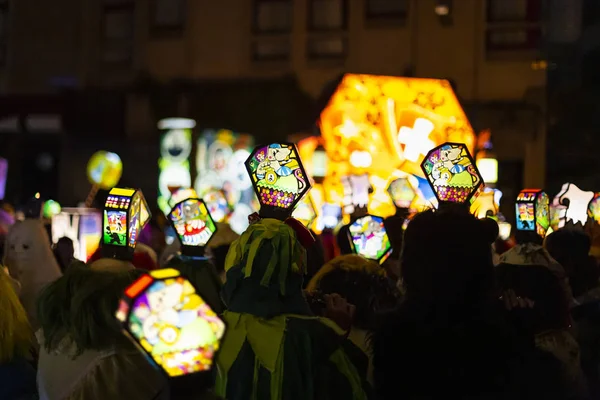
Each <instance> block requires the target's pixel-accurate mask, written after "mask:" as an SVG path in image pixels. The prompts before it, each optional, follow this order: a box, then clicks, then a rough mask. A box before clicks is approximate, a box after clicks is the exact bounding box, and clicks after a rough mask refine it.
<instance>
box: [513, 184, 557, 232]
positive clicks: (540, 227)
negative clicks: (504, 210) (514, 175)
mask: <svg viewBox="0 0 600 400" xmlns="http://www.w3.org/2000/svg"><path fill="white" fill-rule="evenodd" d="M549 203H550V199H549V198H548V195H547V194H546V193H544V192H543V191H542V190H541V189H524V190H522V191H521V192H520V193H519V195H518V196H517V202H516V204H515V208H516V217H517V218H516V219H517V226H516V228H517V230H518V231H523V232H536V233H537V234H538V235H540V236H541V237H545V236H546V233H547V231H548V228H549V227H550V210H549Z"/></svg>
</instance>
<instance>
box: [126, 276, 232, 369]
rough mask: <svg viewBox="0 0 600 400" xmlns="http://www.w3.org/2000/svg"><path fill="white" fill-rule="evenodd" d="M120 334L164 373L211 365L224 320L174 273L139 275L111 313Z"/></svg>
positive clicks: (188, 284) (204, 367) (190, 285)
mask: <svg viewBox="0 0 600 400" xmlns="http://www.w3.org/2000/svg"><path fill="white" fill-rule="evenodd" d="M116 317H117V319H118V320H119V321H120V322H121V326H122V328H123V330H124V332H125V333H126V335H127V336H128V337H129V338H130V339H131V340H132V341H133V342H134V343H135V344H136V345H137V346H138V348H139V349H140V350H142V351H143V352H144V354H146V355H147V356H148V358H149V359H150V361H151V362H152V364H153V365H154V366H155V367H157V368H159V369H161V370H162V371H163V372H164V373H165V374H166V375H167V376H168V377H176V376H181V375H186V374H191V373H194V372H202V371H208V370H210V369H211V366H212V363H213V360H214V358H215V353H216V352H217V350H218V349H219V343H220V340H221V338H222V337H223V334H224V333H225V324H224V323H223V321H221V319H220V318H219V317H218V316H217V315H216V314H215V312H214V311H213V310H212V309H211V308H210V306H209V305H208V304H207V303H206V302H205V301H204V299H202V297H200V295H198V293H197V292H196V289H195V288H194V286H193V285H192V284H191V283H190V282H189V281H188V280H187V279H186V278H184V277H183V276H181V275H180V273H179V271H177V270H175V269H171V268H167V269H159V270H155V271H152V272H150V273H149V274H148V275H142V276H141V277H140V278H139V279H138V280H137V281H135V282H134V283H132V284H131V285H130V286H129V287H128V288H127V289H126V290H125V293H124V295H123V297H122V299H121V301H120V303H119V308H118V310H117V312H116Z"/></svg>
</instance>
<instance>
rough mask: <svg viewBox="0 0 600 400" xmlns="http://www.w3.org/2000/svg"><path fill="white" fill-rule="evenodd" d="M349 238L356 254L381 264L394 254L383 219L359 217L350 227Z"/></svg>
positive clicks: (373, 216) (366, 216) (367, 216)
mask: <svg viewBox="0 0 600 400" xmlns="http://www.w3.org/2000/svg"><path fill="white" fill-rule="evenodd" d="M348 236H349V239H350V242H351V244H352V249H353V251H354V252H355V253H356V254H360V255H361V256H363V257H365V258H368V259H370V260H374V261H377V262H378V263H380V264H383V262H384V261H385V260H386V259H387V258H388V257H389V256H390V255H391V254H392V244H391V243H390V238H389V237H388V234H387V232H386V230H385V226H384V223H383V218H381V217H377V216H375V215H365V216H363V217H359V218H357V219H356V220H354V222H352V223H351V224H350V225H349V226H348Z"/></svg>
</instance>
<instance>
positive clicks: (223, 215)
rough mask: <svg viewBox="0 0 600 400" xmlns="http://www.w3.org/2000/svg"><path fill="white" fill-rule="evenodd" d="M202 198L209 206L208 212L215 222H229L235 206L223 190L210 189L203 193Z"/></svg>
mask: <svg viewBox="0 0 600 400" xmlns="http://www.w3.org/2000/svg"><path fill="white" fill-rule="evenodd" d="M202 194H203V195H202V199H203V200H204V202H205V203H206V207H208V212H209V213H210V215H211V216H212V218H213V220H214V221H215V222H227V219H228V218H229V215H230V214H231V213H232V212H233V208H232V207H231V205H230V204H229V202H228V201H227V196H226V195H225V192H224V191H223V190H219V189H209V190H206V191H204V192H203V193H202Z"/></svg>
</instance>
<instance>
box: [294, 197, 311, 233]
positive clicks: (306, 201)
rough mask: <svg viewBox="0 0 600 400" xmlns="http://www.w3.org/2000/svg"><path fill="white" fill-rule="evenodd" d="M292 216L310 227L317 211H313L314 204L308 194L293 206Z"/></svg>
mask: <svg viewBox="0 0 600 400" xmlns="http://www.w3.org/2000/svg"><path fill="white" fill-rule="evenodd" d="M292 217H294V218H295V219H297V220H298V221H300V222H302V224H303V225H304V226H305V227H307V228H308V229H311V227H312V224H313V222H314V221H315V219H316V218H317V212H316V211H315V206H314V204H313V202H312V199H311V196H310V194H308V195H306V196H304V197H303V198H302V200H300V202H298V204H297V205H296V208H294V211H293V212H292Z"/></svg>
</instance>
